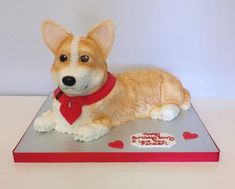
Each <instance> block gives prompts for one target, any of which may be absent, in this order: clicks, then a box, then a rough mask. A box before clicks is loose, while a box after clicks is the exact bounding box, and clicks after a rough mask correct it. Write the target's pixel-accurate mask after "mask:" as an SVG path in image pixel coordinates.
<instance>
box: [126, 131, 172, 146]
mask: <svg viewBox="0 0 235 189" xmlns="http://www.w3.org/2000/svg"><path fill="white" fill-rule="evenodd" d="M130 140H131V144H132V145H134V146H137V147H141V148H150V147H151V148H152V147H171V146H174V145H175V144H176V139H175V137H174V136H173V135H171V134H168V133H158V132H145V133H135V134H133V135H131V138H130Z"/></svg>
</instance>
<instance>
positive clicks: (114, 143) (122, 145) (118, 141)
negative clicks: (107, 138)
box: [108, 140, 124, 149]
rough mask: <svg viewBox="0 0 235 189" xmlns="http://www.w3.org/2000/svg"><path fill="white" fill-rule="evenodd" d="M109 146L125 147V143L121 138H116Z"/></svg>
mask: <svg viewBox="0 0 235 189" xmlns="http://www.w3.org/2000/svg"><path fill="white" fill-rule="evenodd" d="M108 145H109V147H112V148H120V149H123V148H124V144H123V142H122V141H121V140H115V141H113V142H110V143H108Z"/></svg>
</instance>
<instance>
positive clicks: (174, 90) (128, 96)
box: [43, 21, 190, 141]
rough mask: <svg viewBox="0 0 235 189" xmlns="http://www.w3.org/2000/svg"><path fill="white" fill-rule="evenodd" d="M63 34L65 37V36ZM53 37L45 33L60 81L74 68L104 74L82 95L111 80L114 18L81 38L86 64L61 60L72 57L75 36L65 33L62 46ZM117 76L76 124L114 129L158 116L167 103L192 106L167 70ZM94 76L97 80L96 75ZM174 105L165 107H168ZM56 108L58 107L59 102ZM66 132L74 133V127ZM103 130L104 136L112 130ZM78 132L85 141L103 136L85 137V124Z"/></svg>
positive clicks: (54, 71)
mask: <svg viewBox="0 0 235 189" xmlns="http://www.w3.org/2000/svg"><path fill="white" fill-rule="evenodd" d="M48 25H49V27H50V30H53V28H54V30H56V31H57V30H58V27H59V25H58V24H56V23H53V22H51V21H50V22H45V24H44V25H43V28H44V30H46V28H47V27H48ZM61 30H62V33H63V32H64V31H66V30H65V29H64V28H61ZM57 32H58V31H57ZM47 35H48V36H47ZM61 36H62V37H64V38H63V39H62V37H61ZM49 37H50V33H49V34H44V39H45V40H46V43H47V45H48V46H49V48H50V49H51V50H52V52H53V53H54V54H55V61H54V64H53V66H52V69H51V73H52V76H53V79H54V81H55V82H56V83H58V82H59V81H58V80H59V74H60V73H61V72H63V70H65V69H67V68H71V69H79V70H86V71H89V73H90V74H91V76H90V77H94V74H102V75H103V78H102V80H101V81H99V83H97V84H96V86H94V87H92V88H91V89H88V90H87V91H85V92H83V93H82V95H87V94H91V93H93V92H95V91H96V90H98V89H99V88H100V87H101V86H102V85H103V83H104V82H105V81H106V79H107V72H108V71H107V65H106V58H107V56H108V55H109V53H110V52H111V49H112V44H113V41H114V25H113V23H112V21H105V22H103V23H101V24H99V25H97V26H96V27H95V28H94V29H92V30H90V32H89V33H88V35H87V37H81V38H80V41H79V44H78V49H77V50H78V54H79V55H80V56H81V55H83V54H85V55H89V57H90V60H89V62H88V63H83V62H81V61H80V60H78V61H77V64H76V65H71V63H70V60H68V61H67V62H63V63H61V62H60V60H59V58H58V57H60V55H61V54H66V55H67V56H68V57H70V56H71V55H70V48H71V42H72V39H73V36H72V35H70V34H68V32H66V34H65V35H60V39H59V40H60V41H62V42H61V44H60V45H58V43H56V42H54V41H53V40H51V39H50V40H49V41H48V38H49ZM50 43H51V44H50ZM54 44H56V45H54ZM71 66H73V67H71ZM114 75H115V76H116V78H117V81H116V85H115V87H114V89H113V90H112V91H111V93H110V94H109V95H108V96H106V97H105V98H104V99H102V100H100V101H98V102H96V103H94V104H92V105H89V106H84V107H83V109H84V110H86V111H84V112H82V115H81V117H80V118H79V119H78V120H77V121H76V122H75V123H74V127H76V126H77V127H80V126H81V125H93V126H94V127H96V126H97V128H98V127H100V128H101V129H102V128H103V127H107V128H111V127H112V126H118V125H121V124H124V123H126V122H128V121H131V120H135V119H138V118H153V117H151V115H150V113H152V114H153V115H154V113H155V112H156V111H157V112H156V114H155V115H158V114H159V115H160V114H161V107H163V106H164V105H172V106H173V107H174V108H175V107H176V108H175V109H176V110H177V108H178V110H179V108H181V109H184V110H186V109H188V108H189V107H190V94H189V92H188V91H187V90H186V89H184V87H183V86H182V84H181V82H180V81H179V80H178V79H177V78H176V77H175V76H173V75H172V74H170V73H168V72H166V71H163V70H160V69H146V70H143V69H142V70H134V71H128V72H125V73H118V74H114ZM90 79H91V80H93V79H94V78H90ZM81 81H82V80H81ZM78 82H79V81H78ZM64 92H65V91H64ZM65 93H66V92H65ZM67 95H70V94H67ZM78 95H79V94H78ZM172 106H165V109H166V108H167V107H172ZM55 108H56V109H58V103H57V105H56V107H55ZM154 111H155V112H154ZM158 111H160V112H158ZM54 112H55V111H54ZM58 112H59V111H57V113H58ZM178 112H179V111H175V114H172V115H173V117H171V118H169V119H167V118H166V119H165V118H162V120H172V118H174V117H175V116H177V115H178ZM85 114H86V115H85ZM87 116H89V119H87ZM55 117H56V116H55ZM81 120H82V121H81ZM93 126H91V127H90V129H91V128H92V127H93ZM60 130H61V129H60ZM74 130H75V129H74ZM64 132H67V133H73V130H71V131H64ZM81 132H82V133H83V134H82V135H81V134H80V133H81ZM89 132H91V130H89ZM97 132H98V131H97ZM100 132H101V130H100ZM102 132H103V133H102V134H100V136H101V135H104V134H105V133H106V132H108V131H102ZM77 133H78V134H77ZM77 133H75V135H76V137H75V138H76V139H77V138H78V139H79V140H83V141H90V140H93V139H95V138H98V137H100V136H99V135H97V136H96V135H95V136H94V137H93V138H92V137H91V138H87V139H84V138H81V137H84V133H85V129H84V127H82V128H79V129H78V131H77Z"/></svg>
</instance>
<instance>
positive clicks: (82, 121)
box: [52, 99, 91, 134]
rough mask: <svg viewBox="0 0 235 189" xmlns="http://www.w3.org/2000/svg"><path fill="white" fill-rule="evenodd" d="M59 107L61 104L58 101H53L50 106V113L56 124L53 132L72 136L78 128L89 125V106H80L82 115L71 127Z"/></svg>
mask: <svg viewBox="0 0 235 189" xmlns="http://www.w3.org/2000/svg"><path fill="white" fill-rule="evenodd" d="M60 105H61V103H60V102H59V101H58V100H56V99H53V104H52V108H53V111H52V112H53V114H54V118H55V122H56V127H55V130H57V131H59V132H62V133H69V134H73V133H75V132H76V130H77V129H78V128H79V127H82V126H85V125H88V124H91V114H90V107H89V105H88V106H82V113H81V115H80V117H79V118H78V119H77V120H76V121H75V122H74V123H73V124H72V125H70V124H69V123H68V122H67V121H66V120H65V118H64V117H63V115H62V114H61V112H60Z"/></svg>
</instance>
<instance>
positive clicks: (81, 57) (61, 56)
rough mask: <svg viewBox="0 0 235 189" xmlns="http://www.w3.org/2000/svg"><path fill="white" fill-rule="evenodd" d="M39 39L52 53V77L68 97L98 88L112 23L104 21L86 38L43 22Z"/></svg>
mask: <svg viewBox="0 0 235 189" xmlns="http://www.w3.org/2000/svg"><path fill="white" fill-rule="evenodd" d="M42 34H43V38H44V40H45V42H46V44H47V46H48V47H49V49H50V50H51V51H52V53H53V54H54V55H55V60H54V64H53V65H52V68H51V74H52V78H53V80H54V81H55V83H56V84H57V85H58V86H59V87H60V89H61V90H62V91H63V92H64V93H65V94H67V95H68V96H78V95H79V96H84V95H88V94H91V93H93V92H95V91H96V90H98V89H99V88H100V87H101V86H102V84H103V83H104V82H105V80H106V78H107V75H108V74H107V66H106V58H107V57H108V55H109V53H110V51H111V49H112V45H113V41H114V24H113V22H112V21H110V20H108V21H104V22H102V23H101V24H99V25H97V26H96V27H94V28H93V29H91V30H90V31H89V32H88V34H87V36H86V37H77V36H73V34H72V33H70V32H69V31H67V30H66V29H65V28H63V27H62V26H61V25H59V24H57V23H55V22H53V21H45V22H44V23H43V25H42Z"/></svg>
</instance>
